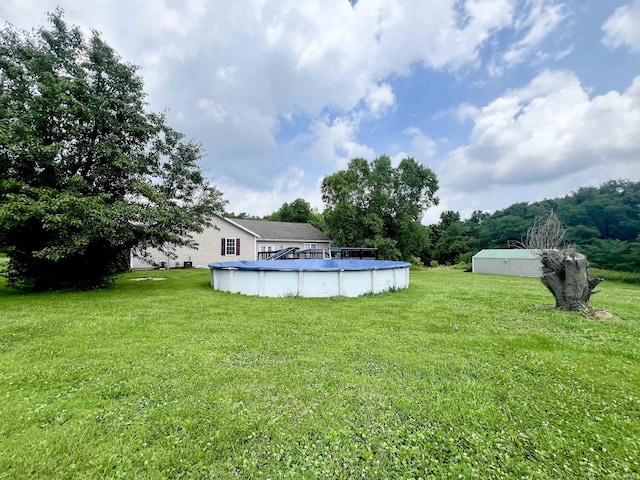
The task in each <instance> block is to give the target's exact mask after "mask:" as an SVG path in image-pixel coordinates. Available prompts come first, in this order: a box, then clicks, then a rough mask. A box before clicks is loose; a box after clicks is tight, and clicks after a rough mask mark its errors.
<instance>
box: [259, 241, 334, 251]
mask: <svg viewBox="0 0 640 480" xmlns="http://www.w3.org/2000/svg"><path fill="white" fill-rule="evenodd" d="M305 243H315V244H317V247H316V248H329V247H330V244H331V242H318V241H316V242H309V241H308V240H307V241H304V242H296V241H287V240H263V239H261V238H259V239H257V245H258V247H257V249H258V251H260V245H261V244H264V245H271V246H273V251H274V252H277V251H278V250H282V249H283V248H287V247H298V248H299V249H300V250H304V248H305V246H304V244H305Z"/></svg>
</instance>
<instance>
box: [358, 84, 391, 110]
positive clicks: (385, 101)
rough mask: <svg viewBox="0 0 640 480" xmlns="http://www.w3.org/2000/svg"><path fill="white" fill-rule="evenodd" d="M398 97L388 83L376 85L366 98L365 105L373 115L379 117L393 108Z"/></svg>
mask: <svg viewBox="0 0 640 480" xmlns="http://www.w3.org/2000/svg"><path fill="white" fill-rule="evenodd" d="M395 101H396V97H395V95H394V94H393V89H392V88H391V85H389V84H388V83H382V84H380V85H376V86H375V87H373V88H372V89H370V90H369V92H368V93H367V96H366V98H365V103H366V104H367V107H368V108H369V112H371V114H372V115H374V116H377V115H380V114H382V113H384V112H385V111H386V110H388V109H389V108H391V107H393V105H394V103H395Z"/></svg>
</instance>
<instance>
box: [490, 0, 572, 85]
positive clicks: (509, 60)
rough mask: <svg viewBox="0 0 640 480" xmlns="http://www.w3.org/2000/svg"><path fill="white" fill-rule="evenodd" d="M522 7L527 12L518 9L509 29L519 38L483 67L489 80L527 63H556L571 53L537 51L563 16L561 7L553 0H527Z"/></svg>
mask: <svg viewBox="0 0 640 480" xmlns="http://www.w3.org/2000/svg"><path fill="white" fill-rule="evenodd" d="M525 5H526V6H528V7H529V8H528V9H527V8H521V9H520V11H519V12H518V14H517V15H516V16H515V18H514V22H513V25H512V27H513V29H514V30H515V34H516V38H517V37H518V35H519V36H520V38H519V39H517V40H515V41H514V42H513V43H512V44H511V45H510V46H509V48H508V49H507V50H506V51H505V52H503V53H502V54H496V55H494V56H493V58H492V59H491V60H490V61H489V62H488V64H487V73H489V75H490V76H492V77H499V76H501V75H503V74H504V73H505V70H506V69H507V68H513V67H514V66H516V65H518V64H520V63H522V62H524V61H526V60H528V59H531V60H532V62H533V63H540V62H544V61H546V60H547V59H554V60H556V61H557V60H559V59H562V58H563V57H564V56H566V55H568V54H569V53H571V51H572V47H567V48H564V49H562V50H561V51H559V52H555V53H551V54H550V53H546V52H544V51H541V50H540V46H541V45H542V44H543V42H544V41H545V40H546V39H547V38H548V37H549V35H550V34H551V33H552V32H554V31H555V30H557V28H558V26H559V25H560V24H561V23H562V21H563V20H564V19H565V18H566V16H567V12H566V11H565V10H566V9H565V7H564V6H563V5H562V4H560V3H558V1H557V0H531V1H529V2H527V3H526V4H525Z"/></svg>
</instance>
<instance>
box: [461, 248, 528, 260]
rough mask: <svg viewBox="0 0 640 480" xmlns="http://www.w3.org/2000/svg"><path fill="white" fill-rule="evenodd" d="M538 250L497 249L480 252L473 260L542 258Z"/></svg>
mask: <svg viewBox="0 0 640 480" xmlns="http://www.w3.org/2000/svg"><path fill="white" fill-rule="evenodd" d="M536 252H537V250H528V249H525V248H511V249H507V248H495V249H485V250H480V251H479V252H478V253H476V254H475V255H474V256H473V258H500V259H502V258H514V259H518V258H519V259H528V258H540V255H539V254H538V253H536Z"/></svg>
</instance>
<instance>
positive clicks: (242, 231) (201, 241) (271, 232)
mask: <svg viewBox="0 0 640 480" xmlns="http://www.w3.org/2000/svg"><path fill="white" fill-rule="evenodd" d="M213 223H214V225H215V227H217V228H215V227H210V228H207V229H206V230H205V231H203V232H202V233H197V234H194V235H193V238H194V240H195V241H196V242H197V243H198V248H197V249H193V248H186V247H176V248H175V250H174V252H175V255H176V257H175V258H169V257H167V256H166V255H163V254H162V253H161V252H159V251H158V250H155V249H149V250H148V252H149V253H150V254H151V258H152V259H153V262H154V263H155V266H165V267H169V268H181V267H185V266H191V267H195V268H203V267H206V266H208V265H209V264H210V263H213V262H224V261H229V260H257V259H258V253H259V252H276V251H278V250H281V249H283V248H287V247H297V248H299V249H301V250H303V249H307V248H321V249H322V248H329V247H330V246H331V239H330V238H329V237H327V236H326V235H325V234H324V233H322V232H321V231H320V230H318V229H317V228H316V227H314V226H313V225H311V224H308V223H291V222H271V221H268V220H244V219H239V218H225V217H218V216H216V218H215V219H214V222H213ZM153 267H154V265H151V264H149V263H146V262H143V261H142V260H140V259H139V258H136V257H133V256H132V258H131V268H132V269H134V270H135V269H148V268H153Z"/></svg>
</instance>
